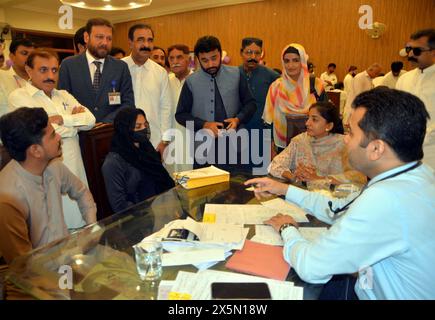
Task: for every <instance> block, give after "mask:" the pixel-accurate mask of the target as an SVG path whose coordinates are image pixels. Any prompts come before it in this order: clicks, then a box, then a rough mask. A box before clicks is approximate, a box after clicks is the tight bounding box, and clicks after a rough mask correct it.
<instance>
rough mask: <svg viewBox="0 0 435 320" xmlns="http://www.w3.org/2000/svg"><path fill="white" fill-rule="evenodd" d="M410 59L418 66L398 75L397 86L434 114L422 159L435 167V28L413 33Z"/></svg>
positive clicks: (408, 52)
mask: <svg viewBox="0 0 435 320" xmlns="http://www.w3.org/2000/svg"><path fill="white" fill-rule="evenodd" d="M405 50H406V52H407V54H408V61H410V62H411V63H413V64H416V65H417V68H415V69H414V70H412V71H409V72H407V73H406V74H404V75H403V76H401V77H400V78H399V80H398V81H397V84H396V89H398V90H403V91H407V92H410V93H412V94H414V95H416V96H417V97H419V98H420V99H421V100H422V101H423V102H424V104H425V105H426V109H427V111H428V112H429V115H430V116H431V120H430V121H429V122H428V125H427V130H426V139H425V141H424V145H423V151H424V159H423V161H424V162H425V163H427V164H428V165H430V166H431V167H432V168H434V169H435V29H425V30H419V31H417V32H415V33H414V34H412V35H411V40H410V41H409V42H408V44H407V45H406V48H405Z"/></svg>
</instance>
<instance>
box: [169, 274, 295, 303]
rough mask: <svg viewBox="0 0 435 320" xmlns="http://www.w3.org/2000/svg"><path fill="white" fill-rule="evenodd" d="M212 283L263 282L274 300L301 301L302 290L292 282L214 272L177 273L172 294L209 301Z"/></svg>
mask: <svg viewBox="0 0 435 320" xmlns="http://www.w3.org/2000/svg"><path fill="white" fill-rule="evenodd" d="M213 282H236V283H237V282H265V283H267V285H268V287H269V290H270V293H271V296H272V299H274V300H302V299H303V288H302V287H295V286H294V284H293V282H288V281H278V280H273V279H266V278H261V277H255V276H249V275H244V274H240V273H233V272H224V271H215V270H205V271H199V272H197V273H191V272H185V271H179V272H178V274H177V278H176V279H175V283H174V285H173V287H172V292H176V293H179V294H189V295H190V296H191V299H192V300H211V284H212V283H213Z"/></svg>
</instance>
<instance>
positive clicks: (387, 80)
mask: <svg viewBox="0 0 435 320" xmlns="http://www.w3.org/2000/svg"><path fill="white" fill-rule="evenodd" d="M405 73H406V71H405V70H400V73H399V75H398V76H397V77H396V76H394V74H393V72H392V71H390V72H388V73H387V74H386V75H385V76H384V77H383V79H382V82H381V84H380V85H381V86H386V87H388V88H390V89H395V88H396V83H397V81H398V80H399V78H400V77H401V76H403V75H404V74H405Z"/></svg>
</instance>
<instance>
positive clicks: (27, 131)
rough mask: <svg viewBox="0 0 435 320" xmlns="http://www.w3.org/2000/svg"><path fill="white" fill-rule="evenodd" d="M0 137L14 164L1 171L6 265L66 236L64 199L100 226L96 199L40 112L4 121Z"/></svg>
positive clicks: (24, 111) (26, 111) (1, 246)
mask: <svg viewBox="0 0 435 320" xmlns="http://www.w3.org/2000/svg"><path fill="white" fill-rule="evenodd" d="M0 138H1V140H2V141H3V145H4V146H5V148H6V149H7V151H8V153H9V155H10V156H11V158H12V160H11V161H10V162H9V163H8V164H7V165H6V166H5V167H4V168H3V170H2V171H1V172H0V208H1V210H0V251H1V252H2V253H3V256H4V258H5V260H6V262H7V263H10V262H11V261H12V260H13V259H14V258H15V257H17V256H20V255H22V254H25V253H27V252H28V251H30V250H32V249H34V248H37V247H40V246H42V245H45V244H47V243H49V242H52V241H54V240H58V239H60V238H63V237H65V236H67V235H68V230H67V227H66V224H65V220H64V215H63V209H62V194H68V195H69V196H70V198H72V199H74V200H76V201H77V202H78V205H79V208H80V212H81V214H82V215H83V219H84V220H85V221H86V223H87V224H90V223H93V222H95V221H96V211H97V209H96V206H95V202H94V200H93V198H92V194H91V193H90V191H89V190H88V189H87V188H86V186H85V185H84V184H83V183H82V182H81V181H80V179H79V178H77V177H76V176H75V175H73V174H72V173H71V172H70V171H69V170H68V169H67V167H65V166H64V165H63V163H62V161H60V160H58V159H55V158H58V157H59V156H60V155H61V154H62V143H61V138H60V136H59V134H57V133H56V132H55V131H54V129H53V126H52V125H51V123H50V122H48V115H47V113H46V112H45V111H44V109H42V108H27V107H23V108H19V109H17V110H15V111H14V112H10V113H8V114H6V115H4V116H3V117H1V118H0Z"/></svg>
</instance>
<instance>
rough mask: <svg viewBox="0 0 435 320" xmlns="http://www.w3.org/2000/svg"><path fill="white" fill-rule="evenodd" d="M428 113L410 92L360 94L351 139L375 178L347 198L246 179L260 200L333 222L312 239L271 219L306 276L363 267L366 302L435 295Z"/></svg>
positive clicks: (287, 221)
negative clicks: (283, 202)
mask: <svg viewBox="0 0 435 320" xmlns="http://www.w3.org/2000/svg"><path fill="white" fill-rule="evenodd" d="M428 118H429V115H428V113H427V111H426V109H425V107H424V104H423V102H422V101H421V100H420V99H418V98H417V97H415V96H413V95H411V94H408V93H405V92H403V91H398V90H393V89H388V88H381V87H379V88H376V89H373V90H370V91H366V92H364V93H362V94H360V95H359V96H358V97H357V98H356V99H355V100H354V103H353V111H352V115H351V117H350V133H349V135H347V136H346V138H345V142H346V145H347V149H348V152H349V159H350V163H351V165H352V166H353V167H354V168H355V169H357V170H359V171H361V172H363V173H364V174H366V175H367V176H368V177H369V178H370V179H371V180H370V182H369V183H368V185H367V186H366V187H364V188H363V190H362V192H361V193H359V194H352V195H350V196H349V197H347V198H346V199H331V198H328V197H326V196H324V195H321V194H319V193H315V192H309V191H305V190H302V189H299V188H296V187H294V186H288V185H286V184H283V183H279V182H276V181H273V180H271V179H268V178H259V179H252V180H248V181H247V182H246V184H254V185H256V189H255V194H256V195H257V196H258V197H261V196H265V195H270V194H277V195H285V197H286V199H287V200H288V201H292V202H294V203H296V204H298V205H299V206H301V207H302V208H304V209H307V210H309V211H310V212H312V213H313V215H315V216H316V217H317V218H318V219H320V220H322V221H325V222H327V223H329V224H332V226H331V228H330V229H329V231H328V232H326V233H325V234H324V235H322V236H321V237H320V238H318V239H317V240H315V241H314V242H309V241H307V240H305V239H304V238H302V237H301V235H300V233H299V231H298V225H297V223H296V222H295V221H294V220H293V219H292V218H291V217H289V216H286V215H281V214H278V215H276V216H275V217H273V218H271V219H270V220H268V221H266V223H267V224H270V225H271V226H273V228H274V229H276V230H277V231H279V232H280V233H281V236H282V237H283V239H284V242H285V246H284V258H285V259H286V261H288V262H289V263H290V264H291V265H292V266H293V268H294V269H295V271H296V272H297V273H298V275H299V276H300V277H301V278H302V279H303V280H304V281H306V282H310V283H326V282H328V281H329V280H330V279H331V278H332V277H333V276H334V275H342V274H351V273H356V272H358V281H357V283H356V284H355V293H356V295H357V296H358V298H360V299H435V277H434V276H433V265H434V264H435V250H434V248H435V224H434V223H433V221H434V219H435V175H434V172H433V171H432V169H430V168H429V167H428V166H426V165H424V164H421V161H420V160H421V159H422V158H423V149H422V145H423V140H424V136H425V132H426V123H427V119H428ZM339 213H340V214H339Z"/></svg>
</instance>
